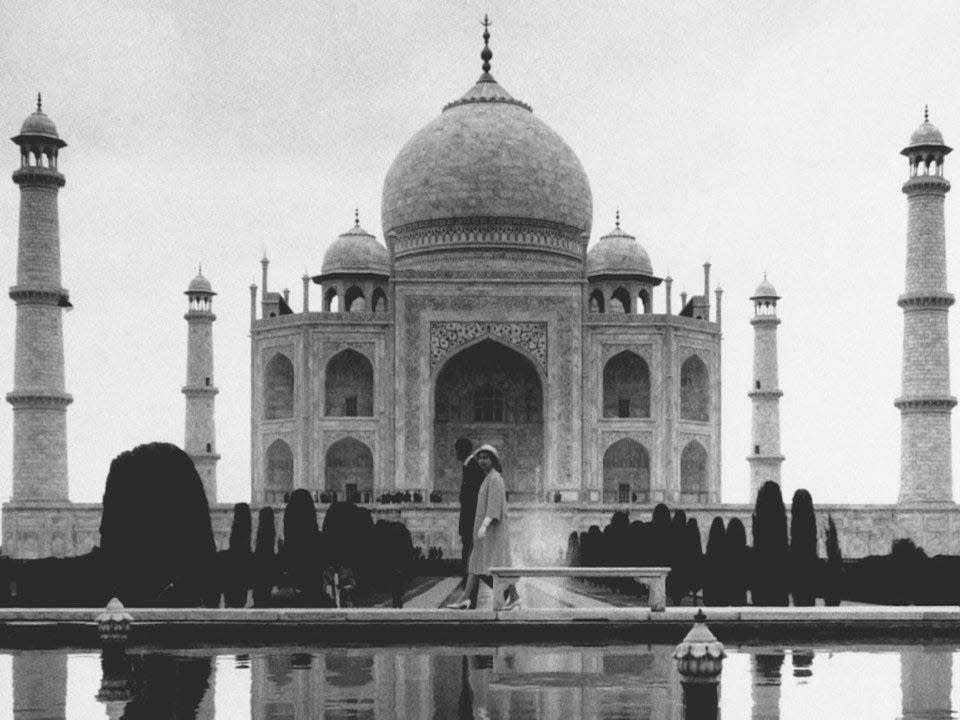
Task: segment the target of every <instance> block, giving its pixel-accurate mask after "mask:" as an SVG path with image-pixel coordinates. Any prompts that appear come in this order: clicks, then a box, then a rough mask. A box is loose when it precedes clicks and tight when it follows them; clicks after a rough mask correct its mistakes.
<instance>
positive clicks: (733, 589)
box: [723, 518, 753, 606]
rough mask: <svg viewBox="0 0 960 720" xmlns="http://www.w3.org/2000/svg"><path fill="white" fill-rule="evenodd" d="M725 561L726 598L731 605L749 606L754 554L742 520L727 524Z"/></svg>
mask: <svg viewBox="0 0 960 720" xmlns="http://www.w3.org/2000/svg"><path fill="white" fill-rule="evenodd" d="M725 545H726V548H725V552H724V559H723V568H724V570H723V578H724V597H725V598H726V600H727V604H729V605H736V606H740V605H746V604H747V584H748V578H749V577H750V576H751V574H752V571H751V569H750V568H751V565H752V562H753V553H752V552H751V549H750V548H749V547H747V529H746V528H745V527H744V526H743V523H742V522H741V521H740V518H732V519H731V520H730V522H729V523H728V524H727V535H726V543H725Z"/></svg>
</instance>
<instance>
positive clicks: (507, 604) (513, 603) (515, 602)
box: [500, 595, 520, 611]
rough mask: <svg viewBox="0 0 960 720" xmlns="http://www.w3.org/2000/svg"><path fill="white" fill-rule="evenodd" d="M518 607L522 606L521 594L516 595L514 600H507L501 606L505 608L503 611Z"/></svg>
mask: <svg viewBox="0 0 960 720" xmlns="http://www.w3.org/2000/svg"><path fill="white" fill-rule="evenodd" d="M518 607H520V596H519V595H517V596H516V597H515V598H513V599H512V600H507V601H506V602H505V603H504V604H503V607H501V608H500V609H501V610H503V611H507V610H514V609H515V608H518Z"/></svg>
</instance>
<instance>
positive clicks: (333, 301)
mask: <svg viewBox="0 0 960 720" xmlns="http://www.w3.org/2000/svg"><path fill="white" fill-rule="evenodd" d="M339 310H340V298H339V296H338V294H337V289H336V288H335V287H332V288H330V289H328V290H327V291H326V292H325V293H324V294H323V311H324V312H338V311H339Z"/></svg>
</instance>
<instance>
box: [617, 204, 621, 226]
mask: <svg viewBox="0 0 960 720" xmlns="http://www.w3.org/2000/svg"><path fill="white" fill-rule="evenodd" d="M619 229H620V208H617V230H619Z"/></svg>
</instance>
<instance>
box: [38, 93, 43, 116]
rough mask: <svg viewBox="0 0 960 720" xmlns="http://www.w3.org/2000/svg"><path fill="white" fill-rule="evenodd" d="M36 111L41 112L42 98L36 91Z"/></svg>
mask: <svg viewBox="0 0 960 720" xmlns="http://www.w3.org/2000/svg"><path fill="white" fill-rule="evenodd" d="M37 112H43V98H41V97H40V93H37Z"/></svg>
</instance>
